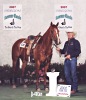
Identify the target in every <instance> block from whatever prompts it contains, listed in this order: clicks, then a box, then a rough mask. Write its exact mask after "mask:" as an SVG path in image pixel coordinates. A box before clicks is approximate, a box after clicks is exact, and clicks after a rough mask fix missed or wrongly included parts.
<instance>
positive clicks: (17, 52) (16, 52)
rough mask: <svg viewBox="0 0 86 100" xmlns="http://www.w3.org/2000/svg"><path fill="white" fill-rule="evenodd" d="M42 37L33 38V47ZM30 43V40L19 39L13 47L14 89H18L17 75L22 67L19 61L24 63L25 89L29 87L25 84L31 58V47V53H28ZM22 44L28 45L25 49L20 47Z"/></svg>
mask: <svg viewBox="0 0 86 100" xmlns="http://www.w3.org/2000/svg"><path fill="white" fill-rule="evenodd" d="M40 36H41V35H40V33H39V34H38V35H37V36H32V37H34V39H33V40H34V41H33V43H32V45H33V44H34V43H36V41H37V40H38V39H39V37H40ZM30 37H31V36H29V38H30ZM30 42H31V40H30V39H26V38H21V39H18V40H17V41H16V42H15V43H14V44H13V46H12V67H13V88H16V73H17V71H18V69H19V66H20V61H19V60H20V59H21V61H22V81H23V84H24V87H27V86H26V85H25V82H24V72H25V67H26V65H27V62H28V57H29V56H30V49H31V47H30V48H29V51H27V50H28V49H27V47H28V45H30ZM21 43H25V44H26V45H25V47H20V44H21ZM27 52H28V54H27Z"/></svg>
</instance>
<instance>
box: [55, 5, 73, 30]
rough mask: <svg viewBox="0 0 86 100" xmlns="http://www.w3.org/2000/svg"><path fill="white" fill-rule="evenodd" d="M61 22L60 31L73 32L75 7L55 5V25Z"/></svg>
mask: <svg viewBox="0 0 86 100" xmlns="http://www.w3.org/2000/svg"><path fill="white" fill-rule="evenodd" d="M57 22H59V27H58V28H59V29H60V30H64V31H73V6H72V5H65V4H64V5H63V4H62V5H55V23H57Z"/></svg>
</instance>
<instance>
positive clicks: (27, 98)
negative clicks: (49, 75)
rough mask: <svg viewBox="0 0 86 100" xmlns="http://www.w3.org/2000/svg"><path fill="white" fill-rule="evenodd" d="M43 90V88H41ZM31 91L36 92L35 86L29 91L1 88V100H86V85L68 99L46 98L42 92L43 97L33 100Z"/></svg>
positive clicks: (81, 86) (7, 87)
mask: <svg viewBox="0 0 86 100" xmlns="http://www.w3.org/2000/svg"><path fill="white" fill-rule="evenodd" d="M41 88H42V86H41ZM31 91H33V92H36V90H35V85H30V86H29V87H28V88H27V89H24V88H23V86H20V87H17V88H16V89H13V88H12V87H11V86H0V100H71V99H72V100H86V85H80V86H79V92H78V93H76V94H74V95H72V96H71V97H70V98H66V97H46V92H45V91H44V90H41V92H42V93H43V96H41V97H36V96H33V97H32V98H31Z"/></svg>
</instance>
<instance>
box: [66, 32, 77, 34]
mask: <svg viewBox="0 0 86 100" xmlns="http://www.w3.org/2000/svg"><path fill="white" fill-rule="evenodd" d="M66 33H73V34H74V35H76V34H77V33H76V32H75V31H66Z"/></svg>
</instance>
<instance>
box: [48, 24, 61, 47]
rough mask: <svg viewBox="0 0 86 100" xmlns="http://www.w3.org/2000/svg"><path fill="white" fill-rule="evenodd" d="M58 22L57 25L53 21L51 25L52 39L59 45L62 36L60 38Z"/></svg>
mask: <svg viewBox="0 0 86 100" xmlns="http://www.w3.org/2000/svg"><path fill="white" fill-rule="evenodd" d="M58 24H59V23H57V24H56V25H54V24H53V23H52V22H51V25H50V34H51V39H52V40H53V41H54V42H55V44H56V45H59V44H60V43H61V42H60V38H59V30H58Z"/></svg>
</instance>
